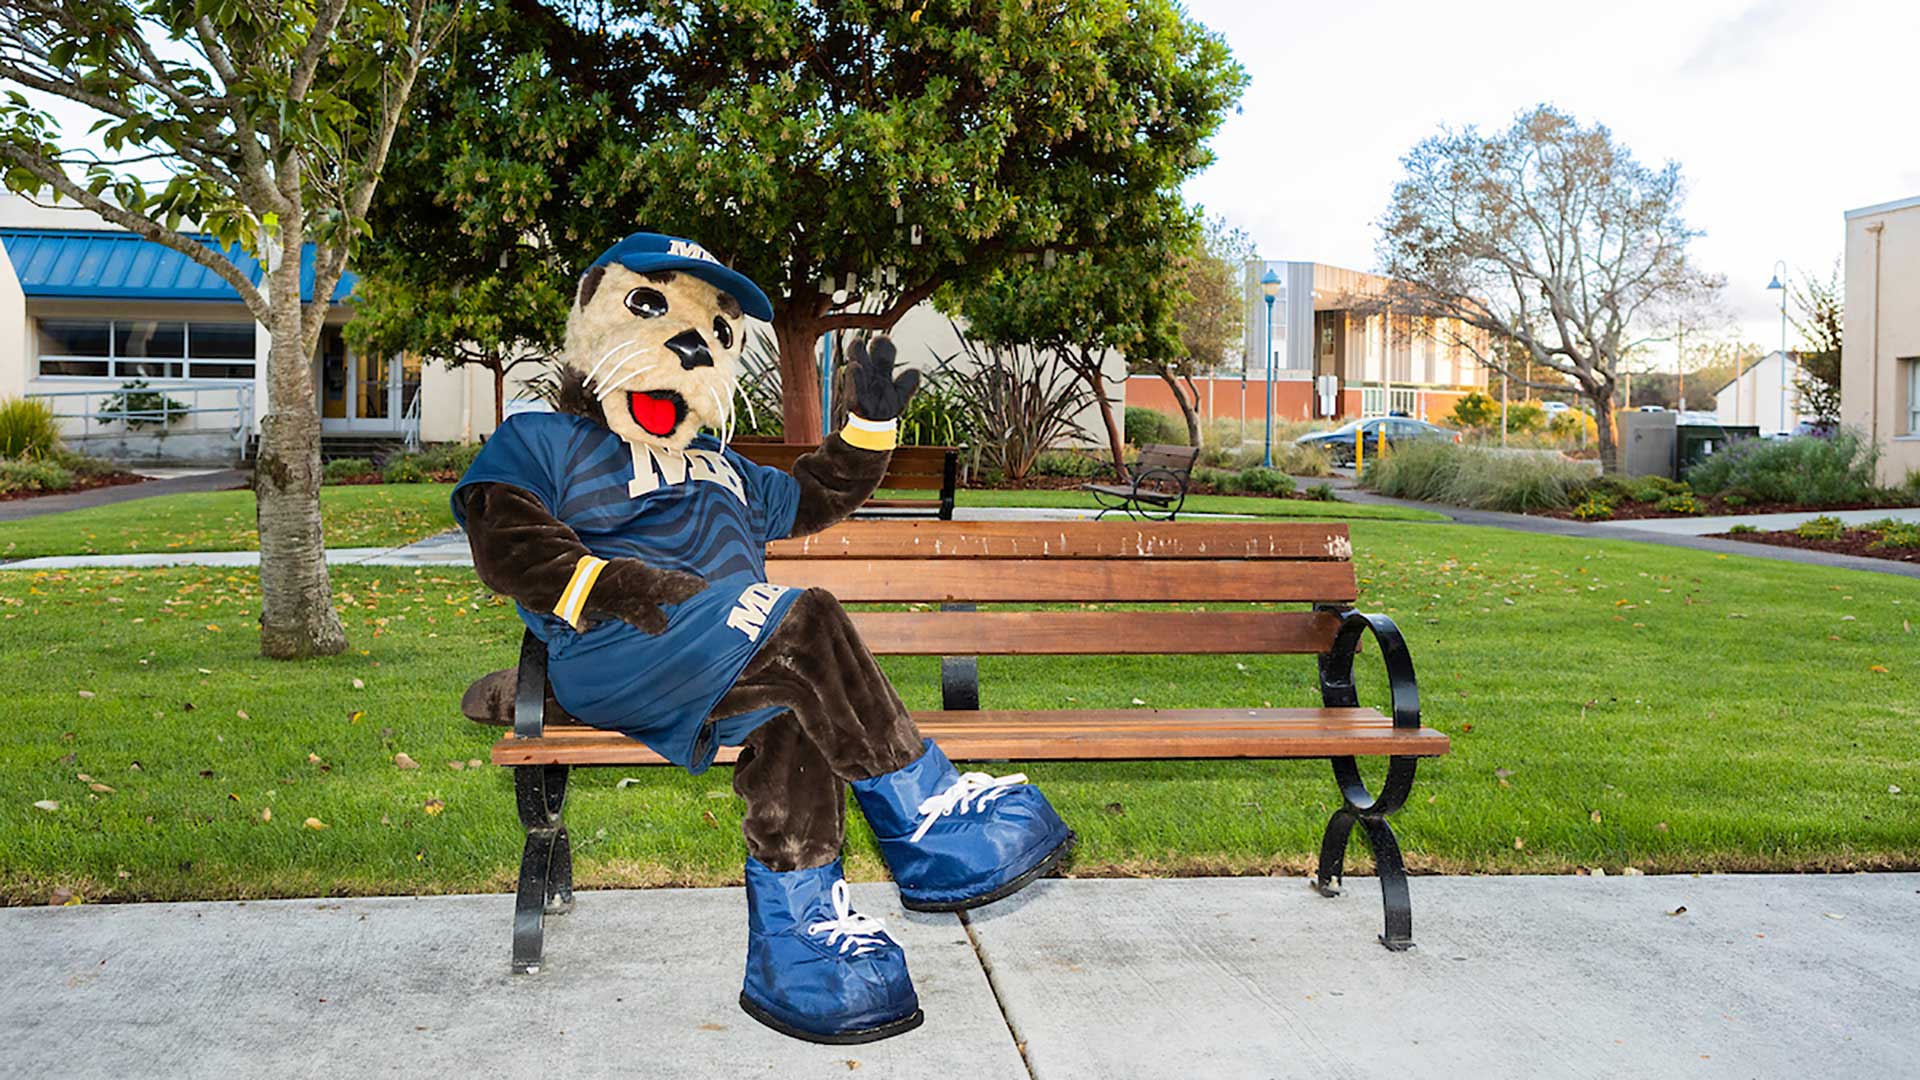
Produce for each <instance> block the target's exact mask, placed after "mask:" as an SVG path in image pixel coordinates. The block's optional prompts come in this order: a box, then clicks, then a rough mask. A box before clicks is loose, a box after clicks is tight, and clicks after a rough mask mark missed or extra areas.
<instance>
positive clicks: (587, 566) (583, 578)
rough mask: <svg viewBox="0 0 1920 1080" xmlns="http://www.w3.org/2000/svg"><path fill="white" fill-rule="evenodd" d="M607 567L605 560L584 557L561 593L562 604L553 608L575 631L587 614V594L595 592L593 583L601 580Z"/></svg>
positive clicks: (577, 564)
mask: <svg viewBox="0 0 1920 1080" xmlns="http://www.w3.org/2000/svg"><path fill="white" fill-rule="evenodd" d="M606 566H607V560H605V559H596V558H594V557H593V556H592V555H582V556H581V557H580V561H579V562H578V563H576V564H574V567H573V577H572V578H571V579H570V580H569V581H568V582H567V587H566V588H565V589H562V590H561V591H560V602H559V603H557V604H555V605H554V606H553V613H554V614H555V615H558V616H560V617H561V618H563V619H565V620H567V624H568V625H570V626H572V627H573V628H574V629H575V630H578V629H580V616H581V615H583V614H585V613H586V610H587V594H588V593H590V592H592V591H593V583H594V582H596V581H598V580H600V571H602V570H604V569H606Z"/></svg>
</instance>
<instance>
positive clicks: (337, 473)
mask: <svg viewBox="0 0 1920 1080" xmlns="http://www.w3.org/2000/svg"><path fill="white" fill-rule="evenodd" d="M379 471H380V467H379V466H378V465H375V464H374V463H373V462H371V461H369V460H367V459H366V458H363V457H344V458H335V459H333V460H332V461H329V462H327V464H326V467H325V468H324V469H322V470H321V478H322V481H323V482H324V483H328V484H337V483H339V482H341V481H342V480H356V479H359V478H360V477H362V476H373V475H375V474H377V473H379Z"/></svg>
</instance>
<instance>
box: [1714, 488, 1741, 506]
mask: <svg viewBox="0 0 1920 1080" xmlns="http://www.w3.org/2000/svg"><path fill="white" fill-rule="evenodd" d="M1720 501H1721V502H1723V503H1726V504H1727V505H1728V506H1732V507H1741V506H1745V505H1747V497H1746V496H1745V495H1742V494H1740V493H1739V492H1737V491H1730V492H1728V493H1727V494H1725V495H1722V496H1721V497H1720Z"/></svg>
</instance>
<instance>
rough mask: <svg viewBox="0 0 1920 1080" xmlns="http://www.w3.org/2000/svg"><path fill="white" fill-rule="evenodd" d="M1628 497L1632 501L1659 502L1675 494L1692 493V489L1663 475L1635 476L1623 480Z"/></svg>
mask: <svg viewBox="0 0 1920 1080" xmlns="http://www.w3.org/2000/svg"><path fill="white" fill-rule="evenodd" d="M1624 486H1625V488H1626V491H1627V493H1628V497H1629V498H1631V499H1632V500H1633V501H1634V502H1643V503H1660V502H1663V501H1665V500H1667V499H1670V498H1673V497H1674V496H1677V495H1692V494H1693V489H1692V488H1691V487H1689V486H1687V485H1686V484H1684V483H1682V482H1680V481H1678V480H1669V479H1667V478H1666V477H1664V476H1636V477H1633V478H1632V479H1630V480H1627V481H1625V484H1624Z"/></svg>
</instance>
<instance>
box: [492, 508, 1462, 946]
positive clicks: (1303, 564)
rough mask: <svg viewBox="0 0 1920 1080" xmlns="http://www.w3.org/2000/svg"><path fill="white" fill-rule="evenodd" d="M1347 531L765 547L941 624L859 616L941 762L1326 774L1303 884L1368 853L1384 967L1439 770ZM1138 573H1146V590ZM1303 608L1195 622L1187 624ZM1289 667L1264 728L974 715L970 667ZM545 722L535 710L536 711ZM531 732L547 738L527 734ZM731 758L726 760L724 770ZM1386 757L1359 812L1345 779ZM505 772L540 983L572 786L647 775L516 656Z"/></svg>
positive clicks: (1025, 529) (1250, 717)
mask: <svg viewBox="0 0 1920 1080" xmlns="http://www.w3.org/2000/svg"><path fill="white" fill-rule="evenodd" d="M1351 550H1352V545H1351V543H1350V542H1349V540H1348V538H1347V527H1346V526H1345V525H1343V524H1306V523H1286V524H1279V523H1265V522H1219V523H1207V524H1203V525H1149V526H1141V525H1133V524H1127V523H1123V522H1103V523H1096V522H1067V523H1062V522H867V523H862V524H850V525H841V526H838V527H836V528H834V529H831V530H828V531H827V532H824V533H821V534H818V535H816V536H812V537H807V538H805V539H801V540H787V541H781V542H779V543H776V544H773V545H771V546H770V548H769V553H768V555H769V557H768V560H767V574H768V577H769V578H770V579H771V580H772V581H774V582H777V583H779V584H784V585H793V586H820V587H823V588H826V589H829V590H831V591H832V592H833V593H834V594H835V595H837V596H838V597H840V598H841V599H842V600H843V601H846V602H848V603H857V602H869V603H886V604H896V605H897V604H905V603H927V604H941V605H944V607H943V608H942V609H941V610H927V611H856V612H855V613H854V619H855V621H856V622H857V624H858V625H859V627H860V632H861V634H862V636H863V637H864V638H865V640H866V642H867V644H868V646H869V647H870V648H872V649H873V651H874V652H875V653H878V654H881V655H893V656H941V657H946V658H947V659H946V660H945V661H944V662H943V664H942V684H943V688H942V696H943V704H944V706H945V708H943V709H941V710H937V711H928V712H919V713H916V714H915V715H914V719H915V720H916V721H917V722H918V723H919V725H920V728H921V730H922V731H923V732H925V733H926V734H927V735H929V736H931V737H933V738H934V739H936V740H938V741H939V742H940V744H941V746H942V747H944V748H945V749H946V752H947V753H948V755H949V756H951V757H952V758H954V759H955V760H956V761H967V760H975V761H978V760H1004V761H1021V762H1025V761H1111V760H1121V761H1130V760H1141V761H1159V760H1168V759H1229V758H1261V759H1274V758H1328V759H1331V761H1332V763H1333V773H1334V779H1335V781H1336V782H1337V783H1338V784H1339V787H1340V791H1341V794H1342V795H1343V796H1344V800H1345V805H1344V806H1342V807H1341V808H1340V809H1339V810H1338V811H1336V812H1335V813H1334V815H1333V817H1332V820H1330V821H1329V822H1328V823H1327V827H1326V832H1325V835H1324V837H1323V839H1322V841H1321V846H1320V857H1319V867H1318V872H1317V874H1316V876H1315V879H1314V885H1315V887H1316V888H1318V889H1319V890H1320V891H1321V892H1322V893H1323V894H1325V895H1328V896H1332V895H1335V894H1336V893H1337V892H1338V891H1339V887H1340V878H1341V872H1342V868H1343V865H1344V861H1345V855H1346V850H1347V842H1348V837H1349V835H1350V834H1351V832H1352V830H1353V827H1354V825H1356V824H1358V825H1360V826H1361V827H1362V830H1363V831H1364V832H1365V834H1366V837H1367V841H1368V843H1369V845H1370V846H1371V847H1372V849H1373V854H1374V862H1375V866H1376V867H1377V870H1376V873H1377V874H1378V876H1379V879H1380V888H1381V893H1382V897H1383V901H1384V904H1385V909H1386V931H1385V933H1383V934H1382V935H1381V936H1380V940H1381V942H1382V943H1383V944H1385V945H1386V946H1387V947H1388V948H1390V949H1394V950H1400V949H1405V948H1407V947H1408V946H1409V945H1411V944H1412V933H1413V914H1412V907H1411V905H1410V902H1409V899H1408V894H1407V876H1406V870H1405V868H1404V866H1403V864H1402V862H1401V858H1400V849H1399V845H1398V843H1397V841H1396V840H1395V839H1394V834H1393V830H1392V829H1391V828H1390V827H1389V826H1388V824H1387V815H1389V814H1391V813H1393V812H1394V811H1396V810H1398V809H1399V808H1400V807H1401V805H1402V804H1403V803H1405V802H1406V799H1407V795H1408V792H1409V790H1410V789H1411V787H1412V785H1413V775H1414V767H1415V764H1416V763H1417V762H1418V761H1419V759H1420V758H1422V757H1428V756H1433V755H1438V754H1444V753H1446V752H1447V748H1448V747H1447V737H1446V736H1445V735H1443V734H1441V733H1440V732H1438V731H1435V730H1433V729H1431V728H1424V727H1421V726H1420V699H1419V692H1418V690H1417V689H1416V688H1415V684H1414V673H1413V662H1412V660H1411V658H1410V657H1409V656H1408V653H1407V646H1406V642H1405V641H1404V640H1402V638H1401V636H1400V632H1399V630H1398V629H1396V628H1395V627H1394V624H1393V621H1392V620H1391V619H1389V618H1387V617H1386V616H1384V615H1367V614H1362V613H1360V612H1358V611H1356V610H1354V608H1353V604H1354V601H1355V600H1356V599H1357V596H1358V593H1357V586H1356V583H1355V580H1354V572H1353V564H1352V563H1351V562H1350V561H1349V559H1350V553H1351ZM1142 563H1151V564H1152V567H1151V571H1150V572H1145V571H1147V570H1148V568H1147V567H1144V566H1142V565H1141V564H1142ZM1061 602H1072V603H1086V602H1099V603H1120V604H1136V603H1149V604H1179V605H1184V609H1173V610H1168V609H1158V610H1154V609H1149V610H1066V611H1062V610H1053V611H1047V610H1041V611H1033V610H986V611H983V610H976V609H975V608H974V605H976V604H1050V603H1061ZM1220 602H1224V603H1232V604H1242V603H1253V604H1259V605H1271V604H1288V605H1291V604H1296V603H1298V604H1307V605H1310V607H1308V608H1305V609H1294V610H1275V609H1272V608H1268V607H1255V608H1233V609H1231V610H1222V611H1195V610H1192V605H1193V604H1196V603H1220ZM1369 633H1370V634H1372V635H1373V636H1374V638H1375V640H1376V641H1378V643H1379V646H1380V655H1381V658H1382V660H1383V661H1384V662H1385V666H1386V671H1387V677H1388V680H1389V685H1390V687H1391V691H1392V711H1391V715H1382V714H1380V713H1379V712H1377V711H1375V710H1373V709H1370V708H1361V707H1360V705H1359V698H1358V694H1357V692H1356V689H1355V686H1354V681H1353V660H1354V656H1355V653H1356V652H1357V650H1358V647H1359V645H1360V641H1361V638H1362V635H1365V634H1369ZM1250 653H1266V654H1273V653H1298V654H1308V655H1313V656H1316V657H1318V662H1319V684H1320V702H1321V704H1320V707H1318V708H1279V709H1272V708H1267V709H1242V708H1212V709H1144V708H1139V709H1062V710H1050V711H1013V710H1005V709H980V708H979V687H978V681H977V679H978V675H977V670H976V669H975V666H974V662H973V660H972V657H974V656H977V655H982V654H991V655H1003V656H1004V655H1027V656H1061V655H1102V654H1135V655H1148V654H1250ZM543 703H544V705H545V708H544V709H543ZM543 717H544V718H545V720H546V722H545V723H543ZM734 753H735V751H734V750H732V749H731V748H723V749H722V750H721V752H720V759H719V760H720V761H721V762H731V761H732V760H733V758H734ZM1362 756H1385V757H1387V758H1388V766H1387V772H1386V778H1385V781H1384V783H1383V784H1382V787H1381V790H1380V792H1379V793H1378V794H1377V795H1376V794H1373V793H1371V792H1369V791H1368V789H1367V786H1366V784H1365V783H1364V782H1363V781H1362V779H1361V777H1360V773H1359V769H1358V768H1357V766H1356V765H1355V758H1357V757H1362ZM493 761H494V763H495V764H498V765H504V766H508V767H511V768H512V769H513V770H514V778H515V781H514V782H515V789H516V792H517V793H518V800H519V807H520V819H521V822H522V823H523V824H524V825H525V826H526V830H527V838H526V845H525V850H524V855H523V857H522V860H521V865H520V887H519V899H518V904H517V907H516V911H515V915H514V934H513V969H514V970H515V971H517V972H526V971H534V970H537V969H538V967H539V964H540V957H541V948H542V935H543V915H544V914H553V913H559V912H564V911H567V910H569V909H570V908H571V906H572V901H573V884H572V882H573V872H572V857H571V849H570V845H569V842H568V839H567V829H566V824H565V821H564V819H563V817H562V806H563V803H564V802H565V798H566V787H567V774H568V770H569V769H572V768H575V767H579V766H592V765H619V766H623V767H633V766H640V765H658V764H662V761H661V759H660V758H659V757H658V756H657V755H655V754H654V753H653V752H652V751H650V750H648V749H647V748H646V747H645V746H643V745H642V744H640V743H638V742H635V741H633V740H631V739H628V738H626V737H624V736H622V735H617V734H611V733H608V732H603V731H598V730H595V729H593V728H590V727H584V726H580V725H578V724H574V723H572V722H570V721H567V720H565V718H564V716H563V715H559V714H558V707H557V706H556V705H553V704H552V703H551V702H550V701H549V700H548V699H547V694H546V651H545V646H544V645H542V643H541V642H540V641H539V639H537V638H534V637H533V636H532V635H528V636H527V637H526V638H525V639H524V641H523V644H522V646H521V653H520V674H519V686H518V697H517V698H516V701H515V718H514V731H513V734H511V735H508V736H506V737H504V738H502V739H501V740H500V741H499V742H498V743H496V744H495V745H494V747H493Z"/></svg>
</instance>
